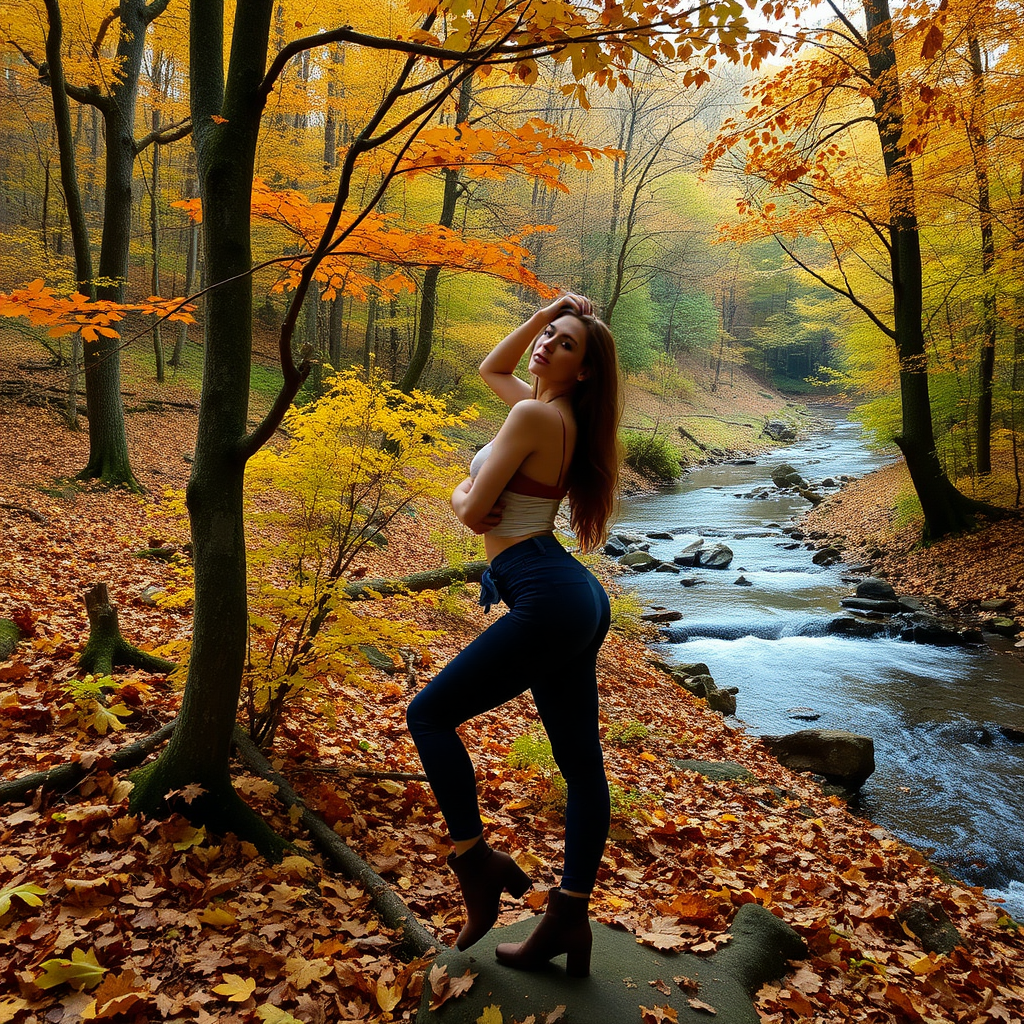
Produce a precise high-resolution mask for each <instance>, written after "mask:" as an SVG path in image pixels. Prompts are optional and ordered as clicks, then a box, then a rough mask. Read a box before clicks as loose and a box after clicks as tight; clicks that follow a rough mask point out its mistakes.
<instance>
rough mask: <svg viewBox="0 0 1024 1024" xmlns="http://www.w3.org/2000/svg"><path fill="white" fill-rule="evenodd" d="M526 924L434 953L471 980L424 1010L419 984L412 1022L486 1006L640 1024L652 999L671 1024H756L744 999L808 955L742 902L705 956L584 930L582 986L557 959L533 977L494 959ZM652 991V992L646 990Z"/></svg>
mask: <svg viewBox="0 0 1024 1024" xmlns="http://www.w3.org/2000/svg"><path fill="white" fill-rule="evenodd" d="M535 925H536V918H527V919H525V920H523V921H517V922H516V923H515V924H511V925H508V926H507V927H504V928H492V929H491V931H489V932H488V933H487V935H485V936H484V937H483V938H482V939H481V940H480V941H479V942H478V943H477V944H476V945H475V946H473V947H471V948H470V949H468V950H465V951H462V950H458V949H447V950H445V951H444V952H442V953H441V954H440V956H438V957H437V959H436V960H435V961H434V966H436V967H441V968H444V969H445V971H446V973H447V975H448V977H449V978H452V979H455V978H461V977H464V976H465V975H466V974H467V973H468V974H472V975H475V978H474V980H473V983H472V986H471V988H470V989H469V991H468V992H467V993H466V994H465V995H463V996H460V997H459V998H457V999H448V1000H447V1001H446V1002H445V1003H443V1004H442V1005H441V1006H440V1007H439V1008H438V1009H436V1010H431V1009H430V1004H431V1001H432V999H433V990H432V988H431V986H430V984H425V985H424V986H423V998H422V1001H421V1002H420V1008H419V1012H418V1013H417V1015H416V1020H417V1021H419V1022H420V1024H430V1022H443V1024H476V1022H478V1021H480V1020H481V1019H483V1018H484V1011H485V1010H486V1009H487V1008H488V1007H490V1006H494V1007H497V1008H498V1011H499V1012H500V1014H501V1019H502V1020H504V1021H506V1022H508V1021H514V1020H520V1021H521V1020H528V1019H529V1018H531V1017H532V1018H533V1019H534V1020H536V1021H544V1020H548V1019H550V1020H555V1019H559V1020H563V1021H565V1022H567V1024H568V1022H570V1021H575V1022H577V1024H583V1022H585V1024H641V1021H642V1019H643V1017H642V1012H641V1010H640V1005H641V1004H645V1005H651V1001H652V999H653V1000H654V1003H655V1005H658V1006H664V1007H669V1008H670V1009H671V1011H672V1013H671V1019H673V1020H678V1021H679V1022H680V1024H707V1021H709V1020H720V1021H724V1022H727V1024H759V1021H760V1019H761V1018H760V1015H759V1014H758V1012H757V1010H755V1009H754V1005H753V1003H752V1001H751V997H752V996H753V995H754V993H755V992H757V990H758V989H759V988H761V987H762V986H763V985H764V984H766V983H767V982H769V981H773V980H776V979H779V978H781V977H782V976H783V975H784V974H785V973H786V971H787V966H786V963H787V961H788V960H795V959H800V958H803V957H804V956H806V954H807V947H806V945H805V944H804V941H803V939H801V938H800V936H799V935H798V934H797V933H796V932H795V931H794V930H793V929H792V928H791V927H790V926H789V925H788V924H786V923H785V922H784V921H782V920H781V919H780V918H778V917H776V916H775V915H774V914H773V913H772V912H771V911H770V910H768V909H767V908H766V907H762V906H760V905H759V904H757V903H745V904H744V905H743V906H742V907H740V909H739V910H738V911H737V912H736V916H735V918H733V922H732V925H731V926H730V929H729V932H730V934H731V936H732V940H731V941H730V942H729V943H728V945H726V946H725V947H724V948H723V949H721V950H719V952H717V953H716V954H714V956H710V957H701V956H694V955H693V954H691V953H665V952H661V951H659V950H657V949H652V948H651V947H649V946H644V945H641V944H640V943H638V942H637V939H636V936H635V935H633V934H632V932H627V931H623V930H622V929H621V928H610V927H608V925H605V924H600V923H598V922H592V923H591V927H592V929H593V933H594V948H593V954H592V956H591V961H590V977H588V978H570V977H568V976H567V975H566V973H565V970H564V969H563V967H562V966H561V965H562V964H563V963H564V960H563V958H562V957H556V958H555V960H554V962H553V963H552V964H550V965H549V966H547V967H546V968H544V969H543V970H539V971H516V970H513V969H511V968H509V967H505V966H504V965H503V964H501V963H499V962H498V961H497V960H496V959H495V956H494V950H495V947H496V946H497V945H498V943H500V942H522V941H524V940H525V939H526V938H527V937H528V936H529V934H530V933H531V932H532V931H533V928H534V927H535ZM683 977H685V978H688V979H690V981H691V982H693V983H694V987H693V988H689V987H688V988H687V989H684V988H682V987H681V986H680V985H675V984H673V983H672V981H673V979H674V978H683ZM655 984H657V985H658V986H659V989H660V991H658V992H652V989H651V986H652V985H655ZM665 988H667V989H668V994H667V995H666V994H664V992H665ZM694 998H697V999H699V1000H700V1001H701V1002H702V1003H705V1004H707V1005H708V1006H710V1007H712V1008H713V1011H714V1014H715V1015H714V1016H711V1015H710V1014H709V1012H708V1011H707V1010H698V1009H696V1008H695V1007H694V1006H692V1005H691V1002H690V1000H691V999H694ZM557 1008H561V1011H560V1012H557ZM492 1013H493V1011H492ZM666 1019H668V1017H666Z"/></svg>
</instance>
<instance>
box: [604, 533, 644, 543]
mask: <svg viewBox="0 0 1024 1024" xmlns="http://www.w3.org/2000/svg"><path fill="white" fill-rule="evenodd" d="M612 536H613V537H616V538H618V539H619V540H621V541H622V543H623V544H641V543H643V541H644V540H645V539H646V538H645V537H644V535H643V534H642V533H629V532H628V531H623V530H616V531H615V533H614V534H612Z"/></svg>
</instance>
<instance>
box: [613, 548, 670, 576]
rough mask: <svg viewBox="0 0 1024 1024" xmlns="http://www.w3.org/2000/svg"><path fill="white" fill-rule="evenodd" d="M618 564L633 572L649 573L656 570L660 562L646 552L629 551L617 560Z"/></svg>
mask: <svg viewBox="0 0 1024 1024" xmlns="http://www.w3.org/2000/svg"><path fill="white" fill-rule="evenodd" d="M619 564H620V565H625V566H628V567H629V568H630V569H632V570H633V572H650V571H651V570H653V569H657V568H658V566H659V565H660V564H661V562H660V561H659V560H658V559H657V558H654V557H653V556H651V555H649V554H648V553H647V552H646V551H631V552H630V553H629V554H628V555H623V556H622V558H620V559H619Z"/></svg>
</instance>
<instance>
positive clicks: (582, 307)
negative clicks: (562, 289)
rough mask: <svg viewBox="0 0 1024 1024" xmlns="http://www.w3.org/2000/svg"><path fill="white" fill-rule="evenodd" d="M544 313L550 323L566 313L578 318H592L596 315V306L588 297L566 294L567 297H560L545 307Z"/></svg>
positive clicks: (573, 293)
mask: <svg viewBox="0 0 1024 1024" xmlns="http://www.w3.org/2000/svg"><path fill="white" fill-rule="evenodd" d="M543 312H544V315H545V316H546V317H547V318H548V320H549V322H550V321H553V320H557V319H558V318H559V317H560V316H562V315H563V314H565V313H572V314H574V315H576V316H592V315H593V313H594V304H593V303H592V302H591V301H590V299H588V298H587V297H586V295H578V294H577V293H576V292H566V293H565V295H559V296H558V298H557V299H555V301H554V302H552V303H551V304H550V305H548V306H545V307H544V310H543Z"/></svg>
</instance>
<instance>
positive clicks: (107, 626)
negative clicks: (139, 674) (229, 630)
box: [78, 583, 177, 676]
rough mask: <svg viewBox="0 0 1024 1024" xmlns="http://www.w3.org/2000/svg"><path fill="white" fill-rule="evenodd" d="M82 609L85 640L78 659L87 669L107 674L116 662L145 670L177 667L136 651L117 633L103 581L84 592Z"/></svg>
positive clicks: (170, 662)
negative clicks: (86, 618) (85, 622)
mask: <svg viewBox="0 0 1024 1024" xmlns="http://www.w3.org/2000/svg"><path fill="white" fill-rule="evenodd" d="M85 610H86V612H87V613H88V615H89V640H88V642H87V643H86V645H85V650H84V651H82V654H81V656H80V657H79V659H78V661H79V664H80V665H81V666H82V668H84V669H85V670H86V671H87V672H92V673H93V675H97V676H109V675H110V674H111V672H113V671H114V668H115V666H117V665H131V666H132V667H134V668H141V669H142V670H143V671H145V672H172V671H174V669H175V668H177V666H176V665H175V664H174V662H173V661H167V660H166V659H165V658H158V657H156V655H154V654H147V653H146V652H145V651H140V650H139V649H138V648H137V647H133V646H132V645H131V644H130V643H128V641H127V640H125V638H124V637H123V636H121V627H120V625H119V624H118V621H117V609H116V608H115V607H114V606H113V605H112V604H111V603H110V597H109V594H108V593H107V585H106V583H97V584H96V586H94V587H92V588H91V589H90V590H88V591H86V594H85Z"/></svg>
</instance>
